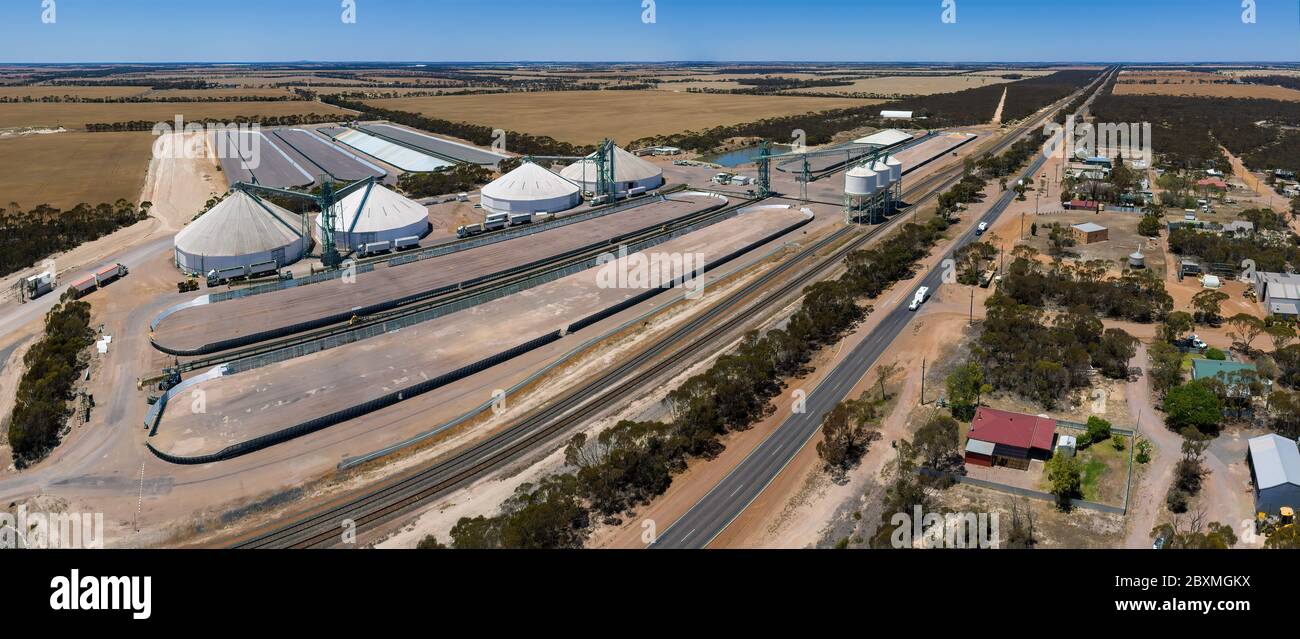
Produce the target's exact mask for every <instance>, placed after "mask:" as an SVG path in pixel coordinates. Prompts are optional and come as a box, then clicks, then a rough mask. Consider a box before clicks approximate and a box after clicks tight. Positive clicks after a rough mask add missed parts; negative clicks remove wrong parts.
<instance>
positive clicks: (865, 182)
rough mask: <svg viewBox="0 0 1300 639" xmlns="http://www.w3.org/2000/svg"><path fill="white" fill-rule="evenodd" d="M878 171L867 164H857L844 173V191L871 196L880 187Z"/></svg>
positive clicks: (849, 193)
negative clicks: (866, 165)
mask: <svg viewBox="0 0 1300 639" xmlns="http://www.w3.org/2000/svg"><path fill="white" fill-rule="evenodd" d="M877 180H878V178H877V177H876V172H875V171H872V170H871V169H870V168H868V167H865V166H855V167H853V168H852V169H849V171H848V173H845V174H844V193H845V194H848V195H865V196H871V195H875V194H876V190H877V189H878V188H879V185H878V184H877Z"/></svg>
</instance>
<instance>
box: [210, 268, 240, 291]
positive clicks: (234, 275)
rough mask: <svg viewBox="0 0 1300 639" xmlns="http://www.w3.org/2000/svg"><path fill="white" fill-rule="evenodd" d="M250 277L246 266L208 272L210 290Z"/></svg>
mask: <svg viewBox="0 0 1300 639" xmlns="http://www.w3.org/2000/svg"><path fill="white" fill-rule="evenodd" d="M247 275H248V267H246V266H228V267H226V268H223V269H217V270H212V271H208V288H212V287H214V286H221V285H222V284H226V283H228V282H231V281H233V280H237V279H241V278H243V277H245V276H247Z"/></svg>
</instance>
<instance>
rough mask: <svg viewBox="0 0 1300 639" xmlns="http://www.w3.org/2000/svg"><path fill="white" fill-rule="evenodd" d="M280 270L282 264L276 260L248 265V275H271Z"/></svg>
mask: <svg viewBox="0 0 1300 639" xmlns="http://www.w3.org/2000/svg"><path fill="white" fill-rule="evenodd" d="M278 270H280V265H279V264H277V263H276V261H275V260H268V261H266V262H258V263H257V264H254V265H252V266H250V267H248V276H249V277H257V276H259V275H270V274H271V273H274V272H276V271H278Z"/></svg>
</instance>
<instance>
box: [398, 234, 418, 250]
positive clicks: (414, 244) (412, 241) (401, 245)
mask: <svg viewBox="0 0 1300 639" xmlns="http://www.w3.org/2000/svg"><path fill="white" fill-rule="evenodd" d="M413 248H420V236H418V235H409V236H407V237H399V238H397V239H395V240H393V250H395V251H405V250H408V249H413Z"/></svg>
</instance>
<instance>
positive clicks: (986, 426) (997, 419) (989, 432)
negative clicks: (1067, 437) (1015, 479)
mask: <svg viewBox="0 0 1300 639" xmlns="http://www.w3.org/2000/svg"><path fill="white" fill-rule="evenodd" d="M1055 441H1056V420H1054V419H1051V418H1050V417H1038V416H1036V415H1024V414H1021V413H1012V412H1008V411H1004V410H996V409H992V408H986V407H983V406H981V407H980V408H979V409H978V410H976V411H975V419H974V420H973V421H972V422H971V426H970V432H969V433H967V435H966V456H965V457H966V463H967V464H974V465H976V466H1011V467H1014V468H1021V469H1024V468H1028V467H1029V461H1030V460H1032V459H1044V460H1045V459H1048V458H1050V457H1051V456H1052V446H1053V444H1054V443H1055Z"/></svg>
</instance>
